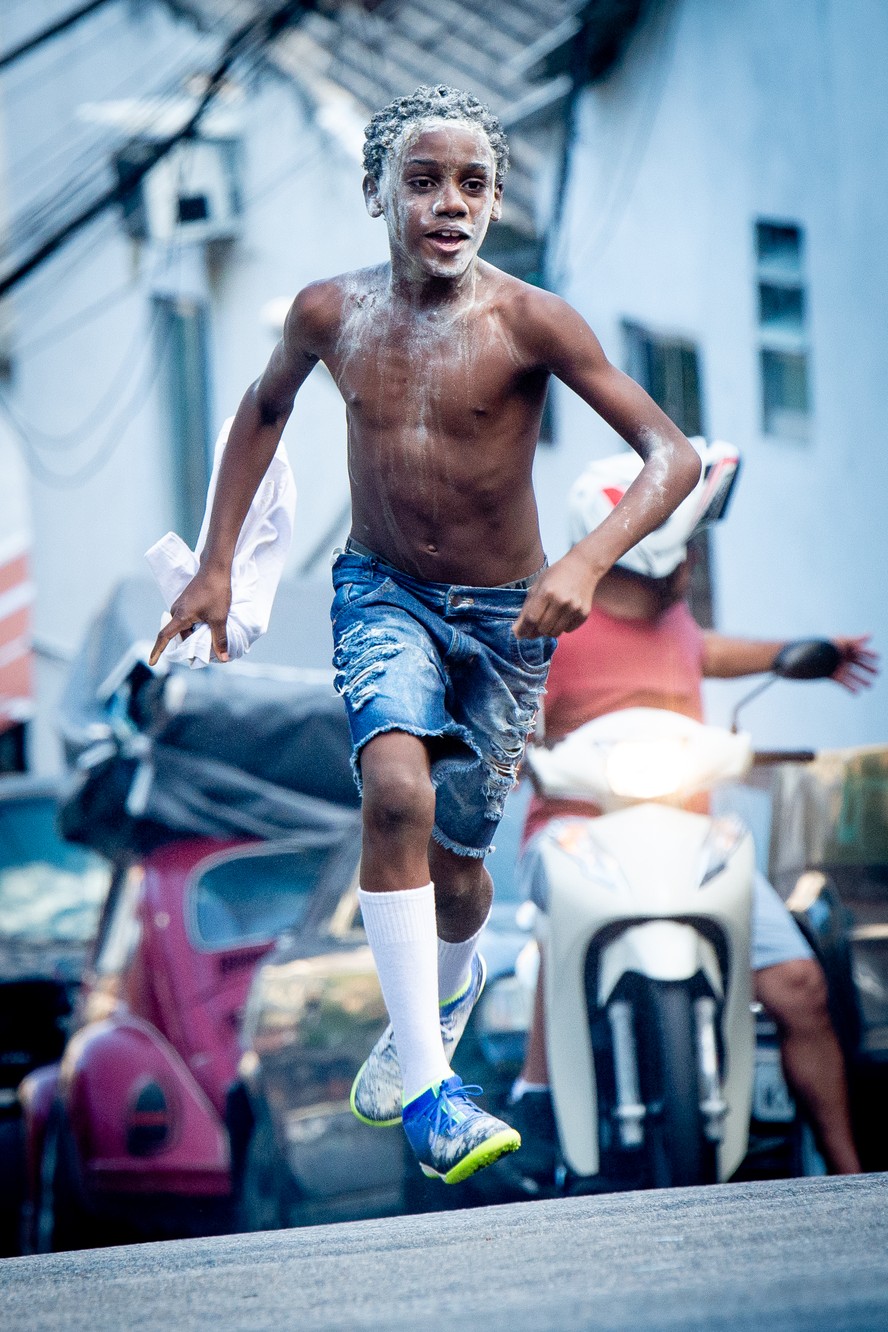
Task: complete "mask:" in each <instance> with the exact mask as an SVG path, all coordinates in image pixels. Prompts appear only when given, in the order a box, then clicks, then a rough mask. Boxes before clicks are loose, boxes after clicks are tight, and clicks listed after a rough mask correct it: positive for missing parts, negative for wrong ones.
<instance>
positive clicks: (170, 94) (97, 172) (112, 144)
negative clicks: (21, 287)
mask: <svg viewBox="0 0 888 1332" xmlns="http://www.w3.org/2000/svg"><path fill="white" fill-rule="evenodd" d="M234 9H235V6H234V4H232V5H231V6H230V7H229V9H228V10H226V12H225V16H227V15H229V14H231V13H233V12H234ZM207 44H208V43H207V38H206V37H200V38H198V39H197V40H195V41H194V42H193V43H192V44H191V45H190V46H189V47H188V48H187V50H186V53H185V55H184V56H182V55H180V57H179V63H178V64H177V66H176V68H175V69H174V71H173V73H172V74H170V73H169V72H167V74H166V75H165V76H164V80H163V83H162V84H160V85H159V86H155V87H154V88H153V89H152V90H151V91H149V92H147V93H146V92H143V93H141V94H140V97H141V99H142V100H144V101H155V102H156V103H157V105H156V107H155V108H154V109H153V113H152V115H151V117H150V118H149V120H148V121H147V122H146V124H145V126H144V128H143V129H142V130H141V131H140V132H139V134H138V135H137V136H136V138H137V139H139V140H148V141H150V140H151V139H152V137H162V136H160V135H158V134H156V133H155V131H156V129H157V127H159V126H160V125H161V124H162V123H163V120H164V118H165V116H166V114H167V112H168V111H169V110H170V108H171V107H173V106H174V105H175V104H176V103H177V102H181V100H182V96H183V93H182V81H183V79H184V78H185V77H186V76H187V74H188V73H189V72H192V73H193V61H194V56H195V55H196V53H197V52H198V51H199V50H201V49H205V48H206V46H207ZM151 63H152V65H155V66H156V58H155V59H154V60H153V61H152V62H151ZM145 67H146V66H144V65H143V66H142V67H141V68H142V69H143V70H144V68H145ZM135 78H136V73H134V72H133V71H132V70H131V71H130V73H129V75H128V76H127V79H126V80H125V81H124V82H123V83H121V84H120V85H118V86H117V88H116V89H112V90H111V91H110V93H106V97H105V100H113V97H114V93H115V92H116V91H123V90H124V89H125V88H127V87H129V88H131V87H132V86H133V81H134V79H135ZM81 142H82V141H81ZM127 142H130V140H126V139H124V140H121V138H120V135H119V133H114V132H113V131H112V132H111V133H107V134H100V135H99V136H98V137H97V138H93V139H92V140H91V141H90V142H89V144H88V146H86V147H83V149H82V151H81V153H80V156H79V157H76V158H72V156H71V154H72V153H73V152H74V151H75V149H74V147H73V146H72V145H71V144H70V143H69V142H65V143H63V144H62V145H61V146H60V149H59V152H58V154H57V155H56V157H55V158H52V159H50V160H49V161H47V160H46V159H45V158H44V157H41V156H40V155H39V150H38V149H37V148H34V149H32V150H31V153H30V154H29V157H28V158H26V159H25V163H24V164H25V168H26V170H27V167H28V163H29V162H32V161H33V162H35V164H36V169H37V170H39V171H40V175H41V178H45V176H46V175H47V174H51V171H52V165H53V163H54V162H57V161H61V160H64V161H65V163H66V167H67V171H68V174H67V177H66V179H65V181H64V182H63V183H62V184H61V185H55V186H54V187H53V190H52V192H51V193H50V194H49V195H47V196H45V197H43V198H42V199H37V200H35V201H34V202H33V203H32V204H31V205H30V206H29V207H27V208H26V209H25V210H24V211H23V212H22V213H21V214H19V215H18V216H17V217H15V218H13V219H11V221H10V222H9V223H8V224H7V246H8V248H15V245H16V243H19V244H20V243H21V242H22V241H23V240H28V241H29V242H31V243H33V241H34V238H35V233H37V235H38V237H39V234H40V233H41V232H43V231H45V230H48V229H51V230H55V229H56V227H57V226H58V225H59V221H58V219H59V218H60V217H64V216H65V215H66V213H67V212H68V211H70V210H71V209H72V208H73V206H74V205H75V204H76V202H77V200H78V199H79V198H81V197H83V196H84V195H89V194H94V193H95V191H96V189H97V187H98V185H99V183H100V178H104V181H103V183H104V184H105V185H106V186H107V183H108V179H109V159H110V157H111V154H112V153H114V152H115V151H117V152H119V151H120V150H121V149H122V148H124V147H125V146H126V144H127ZM21 168H22V164H21V163H14V164H13V168H12V169H13V171H14V173H15V175H16V183H17V186H18V188H19V189H20V190H25V189H26V186H25V183H24V179H22V176H21V175H20V171H21ZM25 179H27V175H26V176H25Z"/></svg>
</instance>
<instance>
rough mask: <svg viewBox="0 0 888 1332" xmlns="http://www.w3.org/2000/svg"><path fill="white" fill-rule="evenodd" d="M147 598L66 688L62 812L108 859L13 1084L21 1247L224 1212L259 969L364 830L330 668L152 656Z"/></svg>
mask: <svg viewBox="0 0 888 1332" xmlns="http://www.w3.org/2000/svg"><path fill="white" fill-rule="evenodd" d="M149 591H150V589H149ZM155 596H156V594H155ZM291 600H293V601H294V604H302V606H303V610H306V608H310V605H314V604H315V603H316V602H317V600H318V599H317V598H316V597H315V598H314V599H313V600H312V599H311V598H308V599H306V598H302V600H301V602H300V598H298V597H294V598H291ZM156 614H157V610H156V609H154V610H151V602H150V599H148V600H147V601H146V597H145V589H144V588H143V586H142V584H141V583H140V582H138V581H137V582H135V583H128V584H124V585H123V586H122V587H121V588H118V589H117V590H116V591H115V592H114V593H113V594H112V596H111V598H110V600H109V602H108V604H107V606H106V607H105V608H104V609H103V610H102V612H101V613H100V614H99V616H98V617H97V619H96V622H95V624H94V625H93V626H92V627H91V629H90V631H89V633H88V635H87V638H86V641H85V643H84V645H83V647H82V649H81V651H80V653H79V654H78V657H77V659H76V661H75V662H74V664H73V667H72V671H71V675H70V678H69V681H68V686H67V689H66V694H65V698H64V700H63V705H62V709H61V730H62V736H63V740H64V744H65V751H66V755H67V757H68V759H69V762H70V763H71V764H72V766H73V767H74V770H75V775H76V781H75V783H74V785H73V787H72V789H71V792H70V795H69V797H68V799H67V800H66V802H65V804H64V807H63V809H62V811H61V826H62V828H63V831H64V833H65V836H66V837H68V838H69V839H72V840H73V841H75V842H77V843H80V844H82V845H85V846H89V847H92V848H94V849H98V850H100V851H102V852H103V853H105V854H106V855H107V856H108V857H109V859H111V860H112V861H113V863H114V864H115V866H116V867H117V868H116V870H115V875H114V880H113V883H112V886H111V890H110V893H109V898H108V903H107V907H106V910H105V912H104V914H103V917H102V921H101V925H100V930H99V937H98V941H97V945H96V949H95V952H94V954H93V956H92V958H91V961H90V965H89V967H88V969H87V972H86V976H85V982H84V988H83V992H82V995H81V999H80V1001H79V1003H78V1006H77V1011H76V1015H75V1022H74V1028H75V1030H74V1034H73V1035H72V1036H71V1039H70V1040H69V1041H68V1044H67V1046H66V1047H65V1050H64V1054H63V1055H62V1058H61V1062H60V1063H58V1064H55V1065H52V1066H51V1067H48V1068H46V1069H43V1070H40V1071H38V1072H36V1073H34V1074H32V1075H31V1076H30V1077H28V1078H26V1079H25V1081H24V1083H23V1085H22V1088H21V1094H20V1099H21V1103H22V1107H23V1112H24V1117H25V1123H26V1128H27V1148H28V1171H27V1202H26V1208H25V1218H24V1220H25V1224H24V1227H23V1229H24V1238H25V1244H26V1247H28V1248H30V1249H37V1250H45V1249H50V1248H82V1247H85V1246H88V1245H92V1244H97V1243H113V1242H120V1241H122V1240H125V1239H130V1238H138V1237H147V1236H157V1235H176V1234H191V1233H198V1232H200V1233H207V1232H210V1231H216V1230H220V1229H226V1228H227V1227H228V1224H229V1221H230V1205H229V1204H230V1183H231V1173H230V1154H229V1143H228V1136H227V1134H226V1131H225V1123H224V1114H225V1107H226V1097H227V1093H228V1090H229V1087H230V1084H231V1082H232V1080H233V1079H234V1076H235V1071H236V1066H237V1060H238V1055H239V1048H238V1030H239V1024H240V1010H241V1007H242V1005H243V1002H244V999H245V996H246V993H247V987H248V985H249V980H250V976H251V973H252V971H253V969H254V967H255V965H256V963H257V961H258V960H259V959H260V958H261V957H262V956H263V954H264V953H265V952H266V951H267V950H268V949H269V948H270V947H271V944H272V942H273V940H274V938H275V937H276V935H278V934H279V933H280V932H281V931H283V930H284V929H286V928H289V927H292V926H294V925H296V924H299V923H305V924H306V925H310V924H311V921H312V920H313V919H314V915H315V914H316V911H317V910H318V909H319V908H318V905H317V904H318V902H323V901H325V900H326V898H325V894H326V883H327V880H328V877H330V876H332V878H333V879H334V880H337V878H338V876H339V875H340V874H341V873H342V872H343V871H341V869H340V858H341V855H342V854H344V848H347V847H352V846H353V845H354V844H355V843H356V837H357V834H356V827H357V823H358V820H359V815H358V812H357V805H358V799H357V792H356V789H355V785H354V782H353V780H352V776H351V771H350V767H349V754H350V743H349V735H348V725H347V722H346V718H345V711H344V708H343V705H342V701H341V700H340V699H339V698H338V697H337V695H336V694H335V692H334V690H333V688H332V682H331V681H332V672H329V671H328V672H326V673H324V672H319V671H317V670H313V669H303V670H297V669H294V668H288V667H276V666H273V665H272V666H262V665H256V664H255V663H254V662H252V661H250V662H246V663H241V662H238V663H233V664H231V665H227V666H224V667H222V666H210V667H208V668H207V669H205V670H199V671H191V670H188V669H187V668H182V667H174V668H172V669H166V668H163V669H158V670H157V671H152V670H151V669H149V667H148V666H147V665H146V663H145V660H144V654H143V652H142V651H141V650H140V649H139V646H138V644H135V645H133V638H134V634H135V632H136V631H137V630H138V628H139V627H140V626H141V627H142V628H144V626H145V625H146V624H150V623H151V622H152V621H153V620H154V617H155V615H156ZM149 616H150V617H151V618H150V619H149ZM302 624H303V628H304V629H305V631H306V633H308V632H309V630H310V628H311V622H310V618H309V616H308V615H307V613H306V614H305V615H303V621H302ZM325 632H327V634H328V635H329V623H328V622H327V624H326V630H325ZM127 644H130V645H131V646H129V647H128V646H127ZM347 873H348V874H351V867H350V866H349V868H348V870H347Z"/></svg>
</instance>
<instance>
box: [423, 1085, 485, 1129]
mask: <svg viewBox="0 0 888 1332" xmlns="http://www.w3.org/2000/svg"><path fill="white" fill-rule="evenodd" d="M483 1092H484V1088H483V1087H478V1086H474V1085H470V1086H468V1087H466V1086H462V1087H457V1088H456V1089H455V1090H454V1091H450V1092H446V1091H444V1090H443V1089H442V1090H441V1092H440V1093H439V1094H438V1096H437V1098H436V1100H435V1103H434V1105H432V1106H429V1108H428V1110H427V1111H426V1112H425V1114H424V1115H423V1118H424V1119H427V1120H428V1121H429V1126H430V1128H431V1130H432V1132H433V1133H441V1132H442V1130H443V1129H444V1128H445V1127H446V1121H447V1120H448V1119H449V1118H453V1112H454V1110H459V1106H458V1105H457V1104H456V1102H457V1101H469V1102H470V1104H471V1098H472V1097H473V1096H481V1095H483ZM471 1108H472V1109H473V1110H474V1109H476V1107H475V1106H474V1105H472V1106H471Z"/></svg>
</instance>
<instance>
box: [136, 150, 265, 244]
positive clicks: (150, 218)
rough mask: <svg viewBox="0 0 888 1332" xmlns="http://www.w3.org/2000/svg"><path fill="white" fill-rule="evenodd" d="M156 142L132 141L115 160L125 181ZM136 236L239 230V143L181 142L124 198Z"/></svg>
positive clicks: (220, 236) (209, 236)
mask: <svg viewBox="0 0 888 1332" xmlns="http://www.w3.org/2000/svg"><path fill="white" fill-rule="evenodd" d="M152 148H153V145H152V144H151V143H150V142H148V141H144V142H142V143H136V144H130V145H129V146H128V147H127V149H126V151H125V152H124V153H122V154H121V155H120V156H119V157H118V159H117V170H118V175H119V177H120V179H121V181H123V182H125V181H126V179H127V176H128V175H129V174H130V173H131V171H132V169H133V168H134V167H138V166H140V165H141V164H143V163H144V162H145V161H146V160H147V158H148V157H149V156H150V153H151V151H152ZM122 207H123V216H124V222H125V225H126V228H127V230H128V231H129V233H130V235H131V236H133V237H134V238H135V239H136V240H156V241H172V240H191V241H218V240H232V239H234V238H235V237H236V236H237V235H238V234H239V232H240V218H241V214H242V211H243V205H242V199H241V191H240V142H239V141H238V140H237V139H193V140H187V141H184V142H182V143H180V144H178V145H177V146H176V147H175V148H173V149H172V150H171V151H170V152H169V153H168V154H167V155H166V157H164V158H162V159H161V160H160V161H159V162H158V163H157V165H156V166H153V167H152V168H151V170H150V171H149V172H148V173H147V175H145V176H144V177H143V178H142V180H141V181H140V182H139V184H138V185H137V186H135V188H134V189H133V190H132V191H129V192H128V193H127V194H126V195H125V197H124V199H123V200H122Z"/></svg>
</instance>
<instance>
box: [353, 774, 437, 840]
mask: <svg viewBox="0 0 888 1332" xmlns="http://www.w3.org/2000/svg"><path fill="white" fill-rule="evenodd" d="M363 778H364V802H363V804H364V827H365V829H366V830H367V831H368V832H369V833H370V834H371V835H376V836H378V837H394V838H402V837H405V836H417V837H421V838H426V837H428V836H429V835H430V834H431V830H432V824H433V823H434V820H435V790H434V787H433V786H432V783H431V780H430V779H429V777H428V774H427V773H425V772H423V771H422V770H421V769H419V768H411V767H407V766H404V765H403V764H398V763H381V764H374V765H373V768H372V771H364V774H363Z"/></svg>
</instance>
